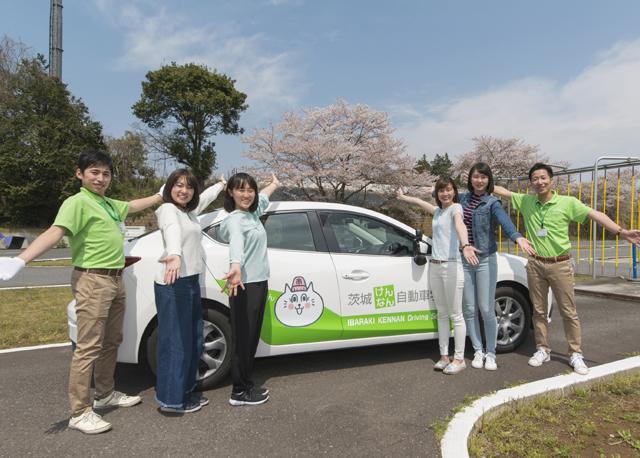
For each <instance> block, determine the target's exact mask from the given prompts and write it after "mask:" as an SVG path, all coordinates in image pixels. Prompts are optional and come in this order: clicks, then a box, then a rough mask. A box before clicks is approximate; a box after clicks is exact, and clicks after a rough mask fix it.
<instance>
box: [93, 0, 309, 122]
mask: <svg viewBox="0 0 640 458" xmlns="http://www.w3.org/2000/svg"><path fill="white" fill-rule="evenodd" d="M94 4H95V5H96V7H97V8H98V9H99V10H100V11H101V12H102V13H104V14H105V15H107V16H108V19H109V20H110V21H111V23H112V24H113V25H114V26H115V27H116V28H117V29H119V30H120V32H121V34H122V46H123V50H124V52H123V54H122V55H121V56H120V58H119V59H118V61H117V62H116V68H117V69H119V70H123V71H129V70H145V71H146V70H153V69H157V68H158V67H160V65H163V64H168V63H170V62H172V61H175V62H177V63H186V62H195V63H199V64H204V65H207V66H208V67H209V68H215V69H216V70H218V71H220V72H223V73H226V74H227V75H229V76H230V77H232V78H233V79H235V80H236V82H237V83H236V87H237V88H238V89H239V90H241V91H243V92H245V93H246V94H247V103H248V104H249V106H250V112H251V114H252V115H253V116H257V117H268V116H274V115H277V114H279V113H280V112H281V111H282V110H283V109H287V108H290V107H294V106H296V105H297V104H298V100H299V97H300V96H301V94H302V92H303V91H304V89H305V86H304V84H303V83H302V82H301V81H300V78H301V77H300V75H299V73H298V72H297V70H296V65H294V63H293V60H294V56H292V55H291V54H290V53H287V52H280V53H274V52H271V51H269V50H268V49H266V45H265V43H264V41H265V40H264V37H262V36H261V35H259V34H255V35H251V36H243V35H241V34H238V33H237V32H236V31H234V30H233V27H232V26H229V25H218V24H219V23H220V22H222V21H216V22H217V25H216V26H215V27H213V26H209V25H207V26H197V25H194V22H196V21H194V20H193V19H192V18H190V17H188V16H185V15H184V14H181V13H177V12H176V11H171V10H168V9H167V8H166V7H163V6H158V4H157V3H153V2H152V3H149V2H146V1H144V0H142V1H137V2H128V3H124V2H117V1H114V0H94ZM115 5H117V6H118V7H117V8H115V7H114V6H115Z"/></svg>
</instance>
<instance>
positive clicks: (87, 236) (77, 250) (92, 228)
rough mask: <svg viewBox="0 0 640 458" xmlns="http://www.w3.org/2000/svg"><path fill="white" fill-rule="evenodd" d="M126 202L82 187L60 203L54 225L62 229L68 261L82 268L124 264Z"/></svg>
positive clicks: (120, 265) (115, 267)
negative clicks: (67, 243) (68, 249)
mask: <svg viewBox="0 0 640 458" xmlns="http://www.w3.org/2000/svg"><path fill="white" fill-rule="evenodd" d="M128 212H129V203H128V202H122V201H120V200H114V199H109V198H108V197H104V198H103V197H100V196H99V195H97V194H94V193H92V192H91V191H89V190H88V189H86V188H80V192H79V193H78V194H75V195H73V196H71V197H69V198H68V199H67V200H65V201H64V202H63V203H62V206H61V207H60V210H58V215H57V216H56V219H55V221H54V222H53V225H54V226H60V227H62V228H64V229H65V232H66V233H67V236H68V237H69V242H70V243H71V263H72V264H73V265H74V266H77V267H83V268H85V269H89V268H93V269H99V268H102V269H120V268H122V267H124V250H123V247H124V231H123V229H124V219H125V218H126V216H127V213H128Z"/></svg>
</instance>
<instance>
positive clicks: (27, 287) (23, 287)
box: [0, 283, 71, 291]
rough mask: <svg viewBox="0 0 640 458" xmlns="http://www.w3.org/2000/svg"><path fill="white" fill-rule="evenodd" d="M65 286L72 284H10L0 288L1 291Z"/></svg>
mask: <svg viewBox="0 0 640 458" xmlns="http://www.w3.org/2000/svg"><path fill="white" fill-rule="evenodd" d="M65 286H71V284H69V283H67V284H66V285H41V286H9V287H7V288H0V291H6V290H10V289H34V288H63V287H65Z"/></svg>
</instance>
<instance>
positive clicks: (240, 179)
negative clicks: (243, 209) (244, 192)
mask: <svg viewBox="0 0 640 458" xmlns="http://www.w3.org/2000/svg"><path fill="white" fill-rule="evenodd" d="M245 184H247V185H248V186H249V187H250V188H251V189H253V191H254V192H255V193H256V195H255V197H254V199H253V202H251V206H250V207H249V211H250V212H252V213H253V212H254V211H256V209H257V208H258V184H257V183H256V180H255V179H254V178H253V177H252V176H251V175H249V174H248V173H243V172H240V173H236V174H235V175H232V176H231V178H229V181H227V191H226V192H225V193H224V202H223V206H224V209H225V210H226V211H227V212H229V213H231V212H232V211H234V210H235V209H236V202H235V201H234V200H233V196H232V195H231V191H233V190H234V189H240V188H242V187H244V185H245Z"/></svg>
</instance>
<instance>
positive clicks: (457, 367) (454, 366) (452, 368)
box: [442, 361, 467, 375]
mask: <svg viewBox="0 0 640 458" xmlns="http://www.w3.org/2000/svg"><path fill="white" fill-rule="evenodd" d="M466 367H467V365H466V364H465V362H464V361H462V362H460V363H456V362H451V363H449V364H447V367H445V368H444V369H443V370H442V373H443V374H447V375H453V374H457V373H458V372H461V371H462V370H463V369H465V368H466Z"/></svg>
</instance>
